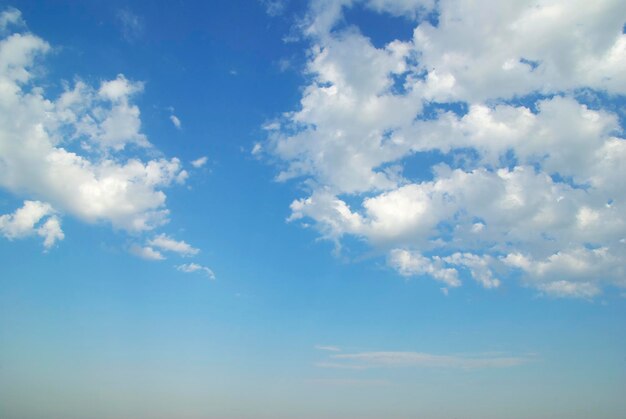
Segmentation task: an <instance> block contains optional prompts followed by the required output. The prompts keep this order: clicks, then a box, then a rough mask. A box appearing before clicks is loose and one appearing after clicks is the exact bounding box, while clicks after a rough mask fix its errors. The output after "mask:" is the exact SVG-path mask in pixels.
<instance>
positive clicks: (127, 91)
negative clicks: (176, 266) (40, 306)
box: [0, 9, 199, 260]
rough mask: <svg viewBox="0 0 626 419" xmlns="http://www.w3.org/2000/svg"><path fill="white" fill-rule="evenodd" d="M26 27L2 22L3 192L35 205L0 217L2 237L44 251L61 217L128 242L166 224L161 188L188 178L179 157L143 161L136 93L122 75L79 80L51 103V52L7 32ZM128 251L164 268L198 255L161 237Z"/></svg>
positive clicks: (8, 19)
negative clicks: (29, 240) (106, 229)
mask: <svg viewBox="0 0 626 419" xmlns="http://www.w3.org/2000/svg"><path fill="white" fill-rule="evenodd" d="M23 27H24V24H23V21H22V20H21V14H20V12H19V11H17V10H15V9H8V10H6V11H4V12H2V13H1V14H0V30H1V31H5V32H6V33H7V34H6V36H4V37H3V38H2V39H1V40H0V187H2V188H3V189H5V190H8V191H10V192H12V193H13V194H15V195H16V196H19V197H26V198H29V199H33V200H26V201H24V204H23V207H22V208H19V209H17V210H16V211H15V212H14V213H12V214H5V215H0V233H1V234H2V235H3V236H5V237H6V238H8V239H16V238H22V237H27V236H32V235H39V236H41V237H42V238H43V240H44V247H45V248H46V249H48V248H50V247H51V246H53V245H54V244H55V243H56V242H57V241H59V240H62V239H63V238H64V234H63V231H62V230H61V224H60V217H61V215H72V216H75V217H78V218H79V219H81V220H83V221H86V222H88V223H108V224H110V225H111V226H113V227H114V228H116V229H122V230H126V231H128V232H131V233H135V234H138V233H145V232H149V231H151V230H154V229H155V228H157V227H159V226H161V225H163V224H165V223H167V221H168V214H169V211H168V210H167V208H166V206H165V200H166V195H165V193H164V192H163V189H164V188H166V187H168V186H171V185H173V184H183V183H184V182H185V180H186V178H187V176H188V174H187V172H186V171H185V170H184V169H183V167H182V164H181V162H180V160H178V159H177V158H171V159H167V158H163V157H152V158H151V159H147V160H146V159H142V158H141V155H142V154H149V155H151V156H159V154H160V153H158V151H157V150H155V149H154V148H153V146H152V145H151V144H150V142H149V141H148V139H147V138H146V136H145V135H144V134H143V133H142V132H141V119H140V110H139V108H138V107H137V106H136V105H135V104H134V103H133V98H134V96H136V95H137V94H139V93H140V92H141V91H142V90H143V84H142V83H140V82H134V81H131V80H128V79H127V78H126V77H125V76H124V75H121V74H120V75H118V76H117V77H116V78H114V79H112V80H104V81H102V82H101V83H100V84H99V86H95V87H94V86H90V85H88V84H86V83H85V82H83V81H81V80H80V79H76V81H75V82H74V83H72V84H71V85H70V84H69V83H66V84H64V85H63V87H64V89H63V92H62V93H61V94H60V95H59V96H58V97H56V98H50V97H49V96H47V95H46V92H45V90H44V89H43V88H42V87H41V86H40V85H39V84H38V82H39V81H40V80H39V79H38V78H37V77H36V75H37V74H42V73H44V72H42V71H41V70H40V67H41V65H40V64H39V63H38V60H39V59H40V58H42V57H43V56H44V55H45V54H46V53H47V52H48V51H49V50H50V48H51V47H50V45H49V44H48V43H47V42H46V41H44V40H43V39H41V38H39V37H37V36H36V35H33V34H32V33H28V32H19V31H18V32H12V30H13V29H15V28H18V29H20V28H23ZM44 84H45V83H44ZM145 151H149V153H144V152H145ZM130 250H131V252H132V253H134V254H136V255H139V256H141V257H143V258H146V259H152V260H159V259H164V256H163V254H162V253H161V252H170V253H174V254H178V255H181V256H193V255H196V254H197V253H198V251H199V250H198V249H196V248H193V247H192V246H190V245H189V244H187V243H185V242H184V241H177V240H174V239H172V238H171V237H169V236H167V235H165V234H157V235H154V236H153V238H152V239H149V240H147V242H146V246H145V247H142V246H138V245H133V246H131V249H130Z"/></svg>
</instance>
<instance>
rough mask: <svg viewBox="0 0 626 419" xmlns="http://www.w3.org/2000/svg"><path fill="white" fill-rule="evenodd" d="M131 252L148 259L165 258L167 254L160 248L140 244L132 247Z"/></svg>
mask: <svg viewBox="0 0 626 419" xmlns="http://www.w3.org/2000/svg"><path fill="white" fill-rule="evenodd" d="M130 253H132V254H133V255H135V256H138V257H140V258H142V259H146V260H164V259H165V256H163V254H162V253H161V252H159V251H158V250H155V249H153V248H152V247H150V246H139V245H137V244H134V245H132V246H131V247H130Z"/></svg>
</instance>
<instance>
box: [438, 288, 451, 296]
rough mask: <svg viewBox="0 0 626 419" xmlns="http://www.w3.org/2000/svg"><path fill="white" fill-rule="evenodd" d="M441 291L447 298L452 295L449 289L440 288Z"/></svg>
mask: <svg viewBox="0 0 626 419" xmlns="http://www.w3.org/2000/svg"><path fill="white" fill-rule="evenodd" d="M440 289H441V292H442V293H443V295H445V296H446V297H447V296H448V294H449V293H450V292H449V290H448V289H447V288H445V287H443V288H440Z"/></svg>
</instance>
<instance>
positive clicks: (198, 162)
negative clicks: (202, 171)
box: [191, 156, 208, 169]
mask: <svg viewBox="0 0 626 419" xmlns="http://www.w3.org/2000/svg"><path fill="white" fill-rule="evenodd" d="M207 160H208V159H207V157H206V156H202V157H200V158H199V159H196V160H193V161H192V162H191V165H192V166H193V167H195V168H196V169H199V168H201V167H202V166H204V165H205V164H206V162H207Z"/></svg>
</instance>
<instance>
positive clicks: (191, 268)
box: [176, 263, 215, 280]
mask: <svg viewBox="0 0 626 419" xmlns="http://www.w3.org/2000/svg"><path fill="white" fill-rule="evenodd" d="M176 270H178V271H180V272H185V273H193V272H199V273H204V274H205V275H206V276H208V277H209V279H211V280H213V279H215V274H214V273H213V271H212V270H211V269H210V268H208V267H206V266H202V265H199V264H197V263H184V264H182V265H178V266H176Z"/></svg>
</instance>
